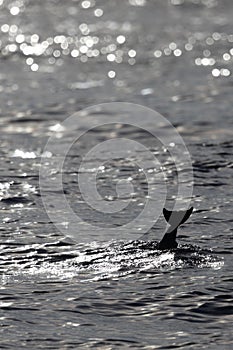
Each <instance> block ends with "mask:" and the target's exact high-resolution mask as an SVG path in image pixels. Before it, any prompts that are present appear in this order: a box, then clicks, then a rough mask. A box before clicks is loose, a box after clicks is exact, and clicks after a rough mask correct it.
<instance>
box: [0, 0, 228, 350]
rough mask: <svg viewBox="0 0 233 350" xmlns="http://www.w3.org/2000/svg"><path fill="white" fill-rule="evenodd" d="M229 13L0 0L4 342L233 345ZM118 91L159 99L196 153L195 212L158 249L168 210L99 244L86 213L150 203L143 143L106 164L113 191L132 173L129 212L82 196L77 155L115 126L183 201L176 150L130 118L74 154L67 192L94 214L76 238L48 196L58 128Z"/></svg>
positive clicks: (206, 7)
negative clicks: (172, 246)
mask: <svg viewBox="0 0 233 350" xmlns="http://www.w3.org/2000/svg"><path fill="white" fill-rule="evenodd" d="M232 15H233V6H232V2H231V1H230V0H228V1H227V0H223V1H220V0H218V1H217V0H170V1H162V0H161V1H160V0H158V1H153V0H147V1H146V0H128V1H126V0H122V1H117V0H112V1H102V0H96V1H93V0H86V1H71V0H67V1H61V0H56V1H54V0H53V1H43V2H39V1H38V2H36V1H30V0H27V1H25V0H18V1H7V0H0V30H1V37H0V69H1V70H0V102H1V104H0V113H1V118H0V132H1V143H0V160H1V163H0V167H1V173H0V174H1V175H0V176H1V178H0V239H1V260H0V273H1V293H0V298H1V300H0V305H1V310H0V323H1V328H0V348H1V349H23V348H24V349H39V348H44V349H127V348H129V349H130V348H131V349H172V348H181V349H200V348H204V349H232V346H233V337H232V326H233V324H232V315H233V308H232V287H233V283H232V282H233V279H232V268H233V266H232V258H231V249H232V168H233V163H232V151H233V141H232V135H233V128H232V127H233V118H232V74H233V68H232V60H233V32H232ZM111 101H126V102H134V103H138V104H141V105H145V106H148V107H150V108H152V109H155V110H157V111H159V112H160V113H162V114H163V115H164V116H165V117H167V118H168V120H169V121H170V122H171V123H172V124H173V125H174V126H175V127H176V128H177V130H178V131H179V132H180V134H181V135H182V137H183V138H184V141H185V143H186V146H187V147H188V149H189V151H190V154H191V157H192V160H193V168H194V181H195V186H194V196H193V199H192V205H193V206H194V208H195V211H194V213H193V215H192V216H191V218H190V219H189V221H188V222H187V224H185V225H184V226H183V227H181V228H180V230H179V239H178V241H179V247H178V249H177V250H174V251H165V252H159V251H158V250H156V241H158V240H159V239H160V238H161V237H162V233H163V231H164V227H165V222H164V219H163V218H162V217H161V218H160V219H159V220H158V221H157V222H156V223H155V225H154V227H153V228H152V230H151V231H150V232H149V233H148V234H147V235H146V236H143V237H142V238H141V239H140V237H139V238H138V236H137V239H136V240H131V241H122V240H117V237H112V240H107V241H106V242H99V241H98V239H97V240H96V236H95V234H94V232H92V231H89V229H88V228H87V225H86V224H85V221H89V222H92V223H94V224H95V225H101V223H102V226H104V228H105V230H108V229H107V228H108V225H110V226H114V227H117V226H119V231H120V225H122V224H124V222H125V220H126V221H127V220H131V219H132V217H134V216H135V215H138V212H139V211H140V208H141V207H142V206H143V205H144V204H145V196H146V195H147V183H146V178H145V176H144V175H143V173H142V172H140V169H139V168H138V167H137V166H136V160H138V159H140V157H141V158H143V155H142V154H138V156H137V157H136V158H137V159H135V158H132V157H130V156H131V155H129V157H128V158H126V159H120V160H112V161H109V162H108V163H106V164H105V165H104V167H103V168H102V172H101V173H100V176H99V178H98V181H99V182H98V183H99V190H100V192H101V191H102V192H101V194H102V196H103V197H104V198H105V199H106V200H109V201H112V200H114V198H115V197H114V196H115V192H114V189H115V184H116V181H117V178H118V177H121V178H122V177H123V178H127V179H129V178H130V181H131V182H132V183H133V185H134V195H133V205H132V207H130V211H129V212H127V213H125V214H124V215H123V216H120V215H119V214H112V215H111V217H110V219H109V217H106V216H100V215H99V214H98V213H97V212H94V211H92V212H91V213H90V211H88V210H87V208H86V206H85V205H84V204H85V203H83V198H82V196H81V193H80V191H79V189H78V180H77V174H78V170H77V169H78V164H79V162H80V159H81V157H82V156H83V155H84V154H86V152H88V151H89V150H90V149H91V148H92V147H93V146H94V145H96V144H98V143H99V142H102V141H103V140H106V139H108V138H109V136H110V135H111V137H118V136H119V137H126V138H127V137H128V138H133V139H134V140H136V141H138V142H142V143H144V144H146V146H147V147H148V148H149V149H150V150H151V152H152V153H153V154H155V155H156V156H158V157H159V159H160V161H161V163H162V164H163V167H164V169H163V170H164V174H165V177H166V182H167V188H168V198H167V202H166V205H167V207H172V203H173V201H174V198H175V196H176V190H177V177H176V171H175V168H174V164H173V163H172V162H171V160H170V159H169V157H168V155H167V152H166V149H164V148H163V147H162V146H161V145H159V144H156V143H155V140H154V139H153V138H151V137H148V135H147V134H146V133H144V132H141V131H139V130H136V129H135V128H133V127H130V126H127V127H126V126H125V127H119V125H118V126H114V125H109V126H107V127H102V128H97V129H96V130H93V131H91V132H90V133H89V134H87V135H86V136H85V137H84V138H83V139H81V140H80V141H79V142H78V143H76V144H74V145H73V147H72V149H71V150H70V152H69V154H68V156H67V158H66V162H65V164H64V173H63V182H64V189H65V193H66V196H67V198H68V200H69V203H70V205H71V207H72V208H73V210H74V211H77V212H81V215H82V217H83V220H84V222H83V224H82V225H80V226H79V227H77V232H78V234H79V238H80V242H79V243H77V242H73V241H72V240H71V239H70V238H68V237H65V236H64V235H63V234H62V233H61V232H60V231H59V230H58V229H57V228H56V227H55V226H54V225H53V224H52V223H51V221H50V219H49V218H48V216H47V214H46V212H45V210H44V208H43V205H42V199H41V196H40V189H39V168H40V161H41V156H42V155H43V157H45V159H48V164H49V163H50V161H51V156H52V155H51V154H49V153H44V146H45V144H46V142H47V140H48V137H49V136H51V135H56V136H57V137H58V138H60V139H61V142H65V141H66V140H70V137H71V136H72V135H73V134H72V133H74V131H73V130H63V129H62V128H61V123H62V121H63V120H64V119H65V118H67V117H68V116H70V115H71V114H72V113H74V112H76V111H78V110H81V109H82V108H84V107H88V106H90V105H93V104H99V103H103V102H111ZM109 120H111V116H109ZM51 170H53V169H51ZM89 170H91V169H89ZM87 175H88V171H87ZM151 176H152V183H153V185H155V186H156V179H157V178H156V174H154V173H153V172H152V175H151ZM51 192H52V193H49V191H48V195H52V196H54V200H56V199H58V200H59V198H60V197H59V193H57V192H56V191H51ZM61 225H64V226H65V225H67V223H66V222H61ZM86 237H89V243H84V238H86ZM97 238H98V237H97Z"/></svg>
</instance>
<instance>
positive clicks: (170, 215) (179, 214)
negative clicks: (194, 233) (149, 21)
mask: <svg viewBox="0 0 233 350" xmlns="http://www.w3.org/2000/svg"><path fill="white" fill-rule="evenodd" d="M192 212H193V207H191V208H190V209H188V210H186V211H184V210H180V211H170V210H167V209H165V208H163V215H164V217H165V219H166V221H167V222H168V223H169V225H171V227H173V228H177V227H178V226H180V225H182V224H183V223H185V221H187V220H188V218H189V217H190V215H191V214H192Z"/></svg>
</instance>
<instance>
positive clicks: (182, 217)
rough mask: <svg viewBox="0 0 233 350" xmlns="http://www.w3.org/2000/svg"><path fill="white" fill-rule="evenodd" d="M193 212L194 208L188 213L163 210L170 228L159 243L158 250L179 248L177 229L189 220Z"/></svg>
mask: <svg viewBox="0 0 233 350" xmlns="http://www.w3.org/2000/svg"><path fill="white" fill-rule="evenodd" d="M192 212H193V207H191V208H190V209H188V210H187V211H182V210H181V211H170V210H167V209H165V208H164V209H163V215H164V217H165V219H166V221H167V222H168V223H169V225H170V227H169V228H168V230H167V232H166V233H165V235H164V236H163V238H162V240H161V241H160V242H159V244H158V249H161V250H163V249H164V250H166V249H174V248H177V245H178V244H177V242H176V235H177V229H178V227H179V226H180V225H182V224H183V223H184V222H185V221H187V220H188V218H189V217H190V215H191V214H192Z"/></svg>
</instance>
